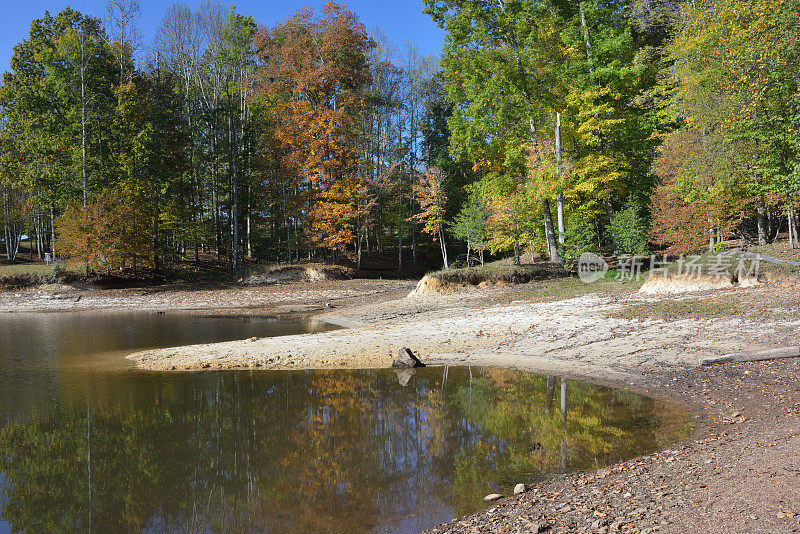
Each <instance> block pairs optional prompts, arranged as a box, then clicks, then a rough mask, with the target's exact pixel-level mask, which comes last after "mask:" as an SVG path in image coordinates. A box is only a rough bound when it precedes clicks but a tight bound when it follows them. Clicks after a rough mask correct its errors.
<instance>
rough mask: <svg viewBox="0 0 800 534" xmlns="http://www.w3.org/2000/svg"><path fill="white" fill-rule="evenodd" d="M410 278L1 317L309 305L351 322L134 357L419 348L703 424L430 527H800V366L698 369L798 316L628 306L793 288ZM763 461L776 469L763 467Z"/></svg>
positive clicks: (160, 295)
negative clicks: (693, 289)
mask: <svg viewBox="0 0 800 534" xmlns="http://www.w3.org/2000/svg"><path fill="white" fill-rule="evenodd" d="M409 287H411V288H413V284H411V283H408V282H378V281H339V282H325V283H322V284H320V283H316V284H287V285H283V286H267V287H261V288H246V289H242V288H228V289H223V290H198V291H189V290H185V289H183V288H179V289H175V288H168V287H167V288H161V289H159V290H157V291H148V292H147V293H148V294H143V293H144V292H142V291H139V292H136V291H129V290H123V291H120V290H105V291H83V292H81V291H75V292H69V293H68V296H67V298H63V296H62V295H61V294H55V295H51V296H50V297H49V298H48V297H47V296H46V295H41V294H39V293H37V292H28V293H27V294H21V293H17V294H10V293H8V292H0V312H2V311H12V310H13V311H23V312H40V311H70V310H83V311H92V310H93V311H103V310H111V309H114V310H120V311H126V310H127V311H166V310H169V311H170V312H187V313H220V312H225V313H226V314H227V313H229V312H234V313H244V314H258V315H271V314H280V315H284V316H285V315H286V314H293V313H294V314H302V315H303V316H305V317H308V316H310V317H311V318H312V319H318V320H323V321H327V322H330V323H334V324H338V325H339V326H344V327H345V329H342V330H334V331H330V332H323V333H315V334H305V335H300V336H284V337H278V338H267V339H265V340H256V341H249V340H248V341H234V342H228V343H217V344H211V345H198V346H188V347H174V348H169V349H159V350H153V351H144V352H139V353H136V354H132V355H130V356H129V357H128V358H129V359H130V360H131V361H132V362H133V363H135V364H136V366H137V367H138V368H139V369H149V370H153V371H161V370H176V371H203V370H218V369H301V368H353V367H361V368H368V367H388V366H390V365H391V361H392V357H393V356H394V354H396V352H397V350H399V348H400V347H403V346H407V347H409V348H411V349H412V350H414V351H415V352H419V353H420V357H421V359H422V361H423V362H425V363H426V364H430V365H490V366H494V367H507V368H515V369H520V370H525V371H532V372H539V373H544V374H548V373H549V374H556V375H560V376H565V377H569V378H575V379H580V380H585V381H589V382H593V383H598V384H602V385H607V386H611V387H615V388H622V389H628V390H631V391H635V392H637V393H642V394H644V395H647V396H650V397H653V398H656V399H660V400H666V401H669V402H672V403H676V402H677V403H678V404H679V405H681V406H682V407H684V408H685V409H688V410H689V411H690V412H691V413H692V414H694V415H695V416H696V428H695V433H694V435H693V437H691V438H690V439H688V440H686V441H685V442H683V443H678V444H673V445H668V446H667V448H666V449H665V450H662V451H660V452H657V453H654V454H651V455H648V456H644V457H639V458H635V459H632V460H628V461H625V462H621V463H619V464H616V465H613V466H611V467H608V468H604V469H600V470H599V471H596V472H592V473H579V474H573V475H566V476H564V477H559V478H557V479H555V480H551V481H549V482H545V483H542V484H539V485H538V486H536V487H535V488H533V489H532V490H531V491H529V492H527V493H525V494H523V495H522V496H514V497H507V498H505V499H502V500H501V501H498V502H496V503H492V504H491V505H490V506H489V507H487V509H485V510H484V511H482V512H478V513H477V514H473V515H470V516H467V517H461V518H456V519H454V520H453V521H451V522H450V523H447V524H444V525H440V526H439V527H435V528H433V529H432V530H431V532H436V533H444V532H448V533H461V532H500V531H510V532H537V531H539V529H540V528H542V529H546V531H548V532H598V533H608V532H641V533H651V532H686V531H691V530H694V531H708V532H725V533H727V532H796V531H800V461H797V462H795V463H793V462H794V459H795V458H800V387H798V381H800V361H799V360H800V359H797V358H795V359H788V360H780V361H766V362H751V363H729V364H724V365H712V366H708V367H702V368H701V367H698V359H699V358H700V357H701V356H713V355H721V354H724V353H728V352H735V351H739V350H745V349H749V350H752V349H768V348H775V347H779V346H785V345H787V344H789V341H790V340H794V335H793V333H794V332H796V331H798V330H799V329H800V321H798V320H797V319H796V318H795V317H794V316H793V315H792V314H791V313H788V312H787V314H786V318H785V319H783V320H781V319H779V318H777V317H780V316H781V314H779V313H778V314H775V315H774V316H772V317H762V318H761V320H759V319H758V318H757V317H750V316H748V315H747V314H746V313H742V314H739V315H737V316H729V317H722V318H720V317H712V315H713V314H710V315H709V318H702V317H700V318H697V317H694V318H692V317H689V318H687V317H678V318H675V319H671V318H657V317H638V316H633V317H625V316H624V313H623V312H625V311H626V310H632V309H635V308H637V307H641V306H655V307H656V308H658V307H659V306H661V305H662V304H665V305H666V304H667V303H674V302H675V301H680V300H681V299H682V298H688V299H693V300H692V302H694V301H696V300H699V301H701V302H704V301H705V300H707V301H708V305H709V306H713V304H714V302H716V301H717V300H719V299H724V298H732V299H733V300H734V301H737V302H738V301H741V303H742V310H746V309H748V308H749V307H750V305H751V304H753V303H757V302H771V303H774V305H775V306H781V305H785V306H788V305H789V304H784V303H787V302H790V301H791V298H790V296H789V295H790V293H793V292H795V288H794V287H779V286H772V285H766V286H759V287H757V288H750V289H732V290H723V291H717V292H710V293H703V294H695V295H691V296H689V297H680V296H679V297H676V296H671V297H666V298H656V297H652V296H642V295H638V294H636V293H633V292H631V291H629V290H623V291H619V292H614V293H610V294H603V293H592V292H589V291H587V292H585V293H584V294H581V295H568V296H567V298H561V299H560V298H554V299H553V298H544V299H537V298H528V297H530V295H528V296H526V295H522V296H520V295H517V294H516V293H514V291H515V290H513V289H512V290H509V288H486V289H475V290H471V291H467V292H464V293H460V294H454V295H442V296H435V297H416V296H414V297H410V298H404V297H405V295H407V294H408V292H409V291H410V289H409ZM509 291H511V292H510V293H509ZM78 295H80V296H81V298H80V299H77V297H78ZM32 297H33V298H32ZM70 297H74V298H72V299H71V301H70ZM76 299H77V300H76ZM254 304H255V305H254ZM167 306H169V307H167ZM709 309H712V308H709ZM204 366H205V367H204ZM709 460H710V461H709ZM754 469H756V470H760V471H764V472H765V473H768V474H767V475H761V474H757V475H755V476H754V474H753V470H754ZM519 482H523V483H524V482H526V481H524V480H521V481H519ZM622 487H624V488H625V490H624V491H622V489H621V488H622ZM744 487H747V491H743V490H742V488H744ZM510 490H511V488H509V489H508V493H509V494H510V492H511V491H510ZM615 491H616V492H617V493H614V492H615ZM628 494H629V496H628V497H625V495H628ZM750 495H758V496H759V498H757V499H752V498H748V497H749V496H750Z"/></svg>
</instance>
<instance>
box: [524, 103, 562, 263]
mask: <svg viewBox="0 0 800 534" xmlns="http://www.w3.org/2000/svg"><path fill="white" fill-rule="evenodd" d="M555 134H556V181H557V182H558V196H557V197H556V211H557V213H558V253H559V255H560V256H561V257H562V258H563V257H564V240H565V237H564V234H565V229H564V191H563V188H562V185H561V174H562V172H563V170H564V161H563V160H562V158H561V113H560V112H559V113H556V132H555ZM531 263H533V255H532V254H531Z"/></svg>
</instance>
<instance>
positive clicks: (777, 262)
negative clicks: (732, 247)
mask: <svg viewBox="0 0 800 534" xmlns="http://www.w3.org/2000/svg"><path fill="white" fill-rule="evenodd" d="M731 252H732V253H733V254H735V255H737V256H739V257H740V258H745V259H748V260H758V261H765V262H767V263H773V264H775V265H790V266H792V267H800V261H792V260H783V259H781V258H774V257H772V256H766V255H764V254H756V253H755V252H741V251H739V252H733V251H731Z"/></svg>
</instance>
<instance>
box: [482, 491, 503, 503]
mask: <svg viewBox="0 0 800 534" xmlns="http://www.w3.org/2000/svg"><path fill="white" fill-rule="evenodd" d="M502 498H503V496H502V495H500V494H499V493H490V494H489V495H487V496H486V497H484V498H483V500H484V501H486V502H492V501H496V500H497V499H502Z"/></svg>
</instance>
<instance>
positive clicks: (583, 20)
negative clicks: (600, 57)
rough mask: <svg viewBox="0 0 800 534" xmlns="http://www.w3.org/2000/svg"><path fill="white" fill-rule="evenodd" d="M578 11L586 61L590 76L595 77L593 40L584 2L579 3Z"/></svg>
mask: <svg viewBox="0 0 800 534" xmlns="http://www.w3.org/2000/svg"><path fill="white" fill-rule="evenodd" d="M578 11H579V13H580V17H581V28H582V29H583V43H584V45H585V46H586V61H587V62H588V63H589V75H590V76H591V77H594V61H592V39H591V37H590V36H589V27H588V26H587V24H586V13H585V12H584V10H583V2H578Z"/></svg>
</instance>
